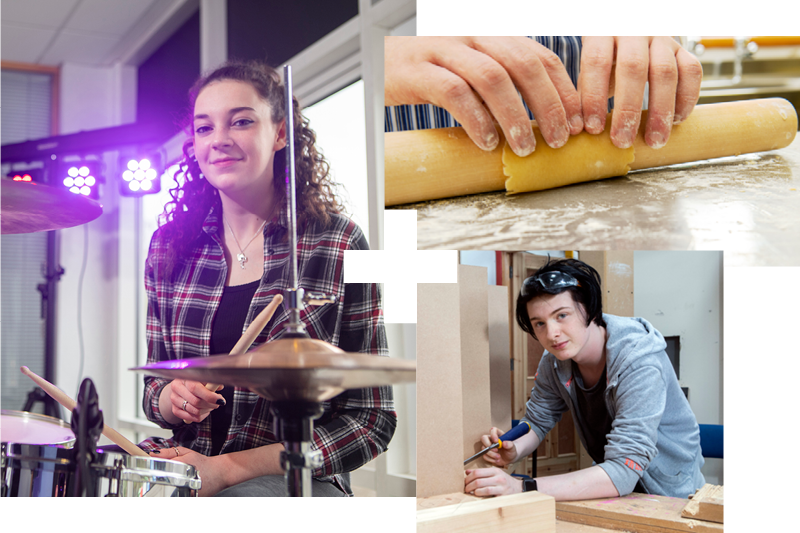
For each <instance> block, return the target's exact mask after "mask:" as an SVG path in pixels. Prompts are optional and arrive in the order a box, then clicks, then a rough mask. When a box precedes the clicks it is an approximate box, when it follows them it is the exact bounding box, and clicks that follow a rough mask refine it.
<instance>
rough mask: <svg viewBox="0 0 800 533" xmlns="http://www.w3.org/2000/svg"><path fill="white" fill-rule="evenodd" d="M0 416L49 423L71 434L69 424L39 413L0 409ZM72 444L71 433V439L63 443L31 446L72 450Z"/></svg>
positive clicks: (10, 442) (73, 440)
mask: <svg viewBox="0 0 800 533" xmlns="http://www.w3.org/2000/svg"><path fill="white" fill-rule="evenodd" d="M0 415H2V416H11V417H15V418H25V419H29V420H35V421H38V422H47V423H50V424H53V425H57V426H59V427H61V428H65V429H68V430H70V432H72V425H71V424H67V423H66V422H64V421H63V420H61V419H60V418H56V417H54V416H49V415H42V414H39V413H32V412H30V411H15V410H13V409H0ZM2 442H4V443H8V444H12V443H13V444H28V443H25V442H15V441H13V440H8V441H5V440H4V441H2ZM74 444H75V435H74V433H73V435H72V438H71V439H68V440H63V441H59V442H54V443H50V444H45V443H39V444H33V445H34V446H37V445H38V446H63V447H64V448H72V446H73V445H74Z"/></svg>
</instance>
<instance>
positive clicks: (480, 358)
mask: <svg viewBox="0 0 800 533" xmlns="http://www.w3.org/2000/svg"><path fill="white" fill-rule="evenodd" d="M487 277H488V274H487V270H486V268H484V267H476V266H468V265H459V266H458V289H459V306H458V308H457V309H458V314H459V316H460V320H461V321H460V332H461V390H462V393H461V405H462V413H463V414H462V416H463V433H462V434H463V436H464V441H463V446H462V448H463V456H462V458H461V464H462V467H463V463H464V459H466V458H467V457H470V456H472V455H474V454H475V453H477V452H479V451H481V450H482V449H483V445H482V444H481V436H482V435H485V434H486V433H488V432H489V430H490V429H491V428H492V417H491V394H490V389H491V385H490V379H489V376H490V372H491V370H490V365H489V309H488V305H487V302H488V298H489V297H488V285H487ZM454 311H455V309H450V310H449V311H447V312H449V313H453V312H454ZM435 322H438V319H437V320H435ZM439 327H440V326H439V325H438V324H437V329H438V328H439ZM452 379H453V374H452V373H448V374H446V375H444V376H442V380H443V381H445V380H452ZM437 407H438V406H437ZM421 442H435V441H421ZM435 449H436V450H439V451H440V450H446V449H447V448H442V447H441V446H440V445H439V444H438V443H437V444H436V445H435ZM455 449H458V448H455ZM468 466H469V467H470V468H485V467H487V466H489V463H487V462H486V461H484V460H483V458H482V457H480V458H478V459H476V460H474V461H473V462H471V463H470V464H469V465H468ZM463 489H464V487H463V486H462V487H461V489H460V490H463ZM448 492H453V491H448Z"/></svg>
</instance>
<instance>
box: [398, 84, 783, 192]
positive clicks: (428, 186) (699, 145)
mask: <svg viewBox="0 0 800 533" xmlns="http://www.w3.org/2000/svg"><path fill="white" fill-rule="evenodd" d="M646 114H647V112H646V111H644V112H643V116H642V121H641V124H640V127H639V132H638V134H637V136H636V139H635V141H634V145H633V154H634V156H633V157H634V158H633V161H632V162H630V164H629V169H630V170H640V169H646V168H654V167H660V166H665V165H674V164H678V163H688V162H692V161H701V160H704V159H713V158H716V157H726V156H734V155H739V154H745V153H752V152H763V151H767V150H776V149H779V148H784V147H786V146H788V145H789V144H791V142H792V141H793V140H794V138H795V135H796V133H797V113H796V112H795V110H794V107H792V105H791V104H790V103H789V102H788V101H787V100H785V99H783V98H764V99H759V100H745V101H741V102H725V103H719V104H706V105H699V106H697V107H695V109H694V111H693V112H692V114H691V115H690V116H689V117H688V118H687V119H686V120H684V121H683V122H682V123H681V124H678V125H675V126H673V127H672V133H671V134H670V138H669V141H668V142H667V144H666V145H665V146H664V147H663V148H661V149H659V150H654V149H652V148H650V147H649V146H647V144H646V143H645V141H644V131H645V125H646V118H647V116H646ZM606 124H607V126H606V131H605V132H604V133H602V134H599V135H600V136H602V135H606V137H607V136H608V131H609V129H610V128H609V126H610V124H611V122H610V116H609V120H608V121H607V122H606ZM532 125H533V128H534V133H536V135H537V144H536V150H535V151H534V152H533V153H532V154H531V155H529V156H528V157H527V158H524V159H531V158H536V156H537V154H540V153H544V152H545V151H550V152H553V153H554V154H556V155H557V157H558V158H559V159H558V160H557V162H558V165H559V166H561V167H564V168H570V167H571V165H573V163H574V161H575V160H576V159H577V158H579V157H580V155H581V154H580V150H577V149H573V148H570V147H571V146H572V147H577V146H579V145H580V142H576V140H575V139H576V137H580V136H588V138H591V137H598V136H592V135H590V134H588V133H586V132H582V133H580V134H579V135H577V136H575V137H572V138H570V140H569V141H568V142H567V144H565V145H564V146H563V147H561V148H558V149H555V150H554V149H551V148H550V147H549V146H546V145H545V143H544V141H543V140H542V138H541V136H540V135H539V134H538V128H537V127H536V121H533V122H532ZM501 137H502V133H501ZM598 142H601V141H599V140H598ZM504 144H505V142H503V141H502V140H501V142H500V143H499V144H498V147H497V148H495V149H494V150H492V151H484V150H481V149H480V148H478V147H477V146H475V144H474V143H473V142H472V140H470V138H469V137H468V136H467V134H466V132H465V131H464V130H463V129H462V128H441V129H433V130H419V131H404V132H393V133H386V134H385V172H386V186H385V194H386V198H385V204H386V205H387V206H390V205H398V204H405V203H411V202H421V201H426V200H435V199H439V198H450V197H453V196H463V195H467V194H477V193H483V192H491V191H500V190H503V189H505V187H506V179H507V176H506V175H505V174H504V167H503V151H504V146H503V145H504ZM603 146H604V147H603V151H604V155H601V156H600V157H599V158H598V162H597V164H598V165H599V164H600V161H602V160H604V159H606V158H609V159H610V158H613V157H615V156H616V155H617V153H618V152H620V151H622V150H620V149H619V148H616V147H615V146H614V145H613V144H611V142H610V139H609V140H608V142H607V143H606V144H605V145H603ZM576 150H577V151H576ZM629 150H630V149H629ZM508 152H510V150H509V151H508ZM531 161H535V160H534V159H531ZM576 172H577V174H576V175H574V176H572V177H571V179H569V180H568V181H565V182H563V183H559V184H555V185H553V184H549V185H548V186H546V187H541V188H550V187H553V186H561V185H567V184H569V183H576V182H579V181H590V180H594V179H602V177H608V176H601V177H597V176H593V175H591V174H584V173H583V172H584V171H583V170H580V171H576ZM624 174H625V171H622V172H620V173H618V174H616V175H624ZM532 178H535V176H534V177H532ZM534 181H535V180H534ZM527 190H538V189H537V188H529V189H527ZM516 192H524V191H516Z"/></svg>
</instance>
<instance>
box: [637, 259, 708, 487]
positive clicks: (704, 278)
mask: <svg viewBox="0 0 800 533" xmlns="http://www.w3.org/2000/svg"><path fill="white" fill-rule="evenodd" d="M633 277H634V287H635V289H634V314H635V315H636V316H639V317H642V318H645V319H647V320H648V321H650V322H651V323H652V324H653V325H654V326H655V327H656V329H658V330H659V331H660V332H661V333H662V334H663V335H664V336H665V337H668V336H673V335H679V336H680V340H681V351H680V354H681V355H680V374H681V375H680V379H679V381H680V384H681V386H683V387H689V403H690V404H691V406H692V410H693V411H694V413H695V416H696V417H697V421H698V422H699V423H701V424H722V423H723V401H722V391H723V389H722V368H723V351H722V323H723V322H722V287H723V285H722V282H723V280H722V277H723V276H722V252H635V253H634V267H633ZM703 473H704V474H705V475H706V480H707V481H708V482H709V483H721V482H722V462H721V461H720V460H716V459H709V460H706V466H705V467H704V469H703Z"/></svg>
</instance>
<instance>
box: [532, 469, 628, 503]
mask: <svg viewBox="0 0 800 533" xmlns="http://www.w3.org/2000/svg"><path fill="white" fill-rule="evenodd" d="M536 489H537V490H538V491H539V492H541V493H544V494H547V495H549V496H552V497H554V498H555V499H556V501H570V500H591V499H594V498H614V497H617V496H619V492H618V491H617V488H616V487H615V486H614V483H613V482H612V481H611V478H610V477H608V474H607V473H606V471H605V470H603V469H602V468H600V467H599V466H592V467H590V468H587V469H585V470H578V471H576V472H570V473H568V474H560V475H557V476H547V477H537V478H536Z"/></svg>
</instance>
